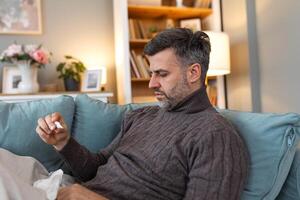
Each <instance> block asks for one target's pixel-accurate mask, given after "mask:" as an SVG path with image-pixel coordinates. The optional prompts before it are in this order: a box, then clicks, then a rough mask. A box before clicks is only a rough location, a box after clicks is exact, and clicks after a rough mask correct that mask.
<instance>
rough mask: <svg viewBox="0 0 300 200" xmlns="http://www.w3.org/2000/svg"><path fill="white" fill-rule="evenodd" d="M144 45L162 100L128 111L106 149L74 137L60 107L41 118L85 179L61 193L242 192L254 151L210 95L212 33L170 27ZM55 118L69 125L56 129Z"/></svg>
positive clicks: (229, 195)
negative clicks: (250, 152)
mask: <svg viewBox="0 0 300 200" xmlns="http://www.w3.org/2000/svg"><path fill="white" fill-rule="evenodd" d="M144 52H145V54H146V55H147V56H148V58H149V61H150V71H151V80H150V82H149V87H150V88H152V89H153V90H154V94H155V96H156V98H157V99H158V101H159V103H160V107H158V106H152V107H150V106H149V107H144V108H141V109H138V110H135V111H133V112H131V113H129V114H127V115H126V116H125V118H124V120H123V122H122V128H121V132H120V134H119V135H118V136H117V137H116V139H115V140H114V141H113V142H112V144H110V145H109V146H108V147H107V148H106V149H103V150H101V151H100V152H99V153H98V154H92V153H90V152H89V151H88V150H87V149H85V148H84V147H82V146H81V145H80V144H78V143H77V142H76V141H75V140H74V139H73V138H71V137H70V134H69V133H68V129H67V127H66V125H65V124H64V123H63V119H62V117H61V116H60V115H59V114H58V113H54V114H52V115H49V116H46V117H45V118H44V119H39V122H38V127H37V132H38V134H39V135H40V137H41V138H42V139H43V140H44V141H45V142H46V143H48V144H52V145H53V146H54V147H55V148H56V149H57V150H58V152H60V154H61V155H62V156H63V157H64V158H65V160H66V162H67V163H68V164H69V166H71V168H72V170H73V173H74V175H75V176H76V177H77V178H78V179H80V180H81V181H83V182H84V183H82V185H78V184H77V185H73V186H70V187H66V188H63V189H61V190H60V191H59V193H58V199H64V198H65V197H67V196H68V195H74V196H82V197H83V198H82V199H88V198H87V197H88V196H89V195H90V199H93V198H94V199H105V198H108V199H140V200H142V199H147V200H152V199H153V200H154V199H155V200H156V199H172V200H173V199H186V200H194V199H197V200H198V199H199V200H206V199H207V200H214V199H224V200H231V199H239V198H240V195H241V192H242V190H243V186H244V183H245V180H246V176H247V164H248V157H247V151H246V148H245V146H244V144H243V142H242V139H241V138H240V136H239V135H238V133H237V132H236V131H235V130H234V129H233V127H232V126H231V125H230V124H229V123H228V122H227V121H226V120H225V119H224V118H223V117H222V116H221V115H219V114H218V113H217V112H216V110H215V109H214V108H213V107H212V106H211V104H210V102H209V99H208V97H207V94H206V89H205V78H206V72H207V70H208V63H209V54H210V42H209V38H208V36H207V35H206V34H205V33H203V32H200V31H198V32H196V33H192V31H190V30H188V29H182V28H176V29H169V30H165V31H163V32H161V33H160V34H158V35H157V36H156V37H155V38H153V39H152V40H151V41H150V42H149V43H148V44H147V45H146V47H145V49H144ZM55 121H60V122H61V123H62V124H63V127H64V128H63V129H55V126H54V122H55ZM66 199H67V198H66ZM78 199H80V198H78Z"/></svg>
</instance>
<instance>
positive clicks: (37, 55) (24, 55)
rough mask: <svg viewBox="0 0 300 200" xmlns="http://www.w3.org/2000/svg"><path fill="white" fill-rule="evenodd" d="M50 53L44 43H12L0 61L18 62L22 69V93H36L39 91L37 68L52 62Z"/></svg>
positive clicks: (19, 88)
mask: <svg viewBox="0 0 300 200" xmlns="http://www.w3.org/2000/svg"><path fill="white" fill-rule="evenodd" d="M49 57H50V53H49V52H48V51H47V50H45V49H44V48H42V45H32V44H31V45H18V44H12V45H10V46H9V47H8V48H7V49H6V50H4V51H3V52H2V54H1V56H0V61H2V62H8V63H13V64H16V65H17V66H18V68H19V70H20V71H21V81H20V83H19V84H18V90H19V92H20V93H36V92H38V91H39V84H38V82H37V75H38V72H37V68H40V67H44V66H45V65H46V64H48V63H49V62H50V60H49Z"/></svg>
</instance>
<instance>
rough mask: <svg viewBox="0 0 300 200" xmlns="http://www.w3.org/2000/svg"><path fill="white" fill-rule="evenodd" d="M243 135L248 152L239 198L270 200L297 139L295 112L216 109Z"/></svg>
mask: <svg viewBox="0 0 300 200" xmlns="http://www.w3.org/2000/svg"><path fill="white" fill-rule="evenodd" d="M220 113H221V114H222V115H223V116H224V117H225V118H227V119H228V120H230V121H231V122H232V124H233V125H234V126H235V127H236V129H237V130H238V131H239V133H240V135H241V136H242V137H243V139H244V141H245V143H246V145H247V147H248V151H249V155H250V166H249V177H248V181H247V184H246V187H245V189H244V191H243V193H242V199H243V200H250V199H251V200H253V199H257V200H261V199H263V200H271V199H272V200H273V199H275V198H276V196H277V195H278V194H279V192H280V190H281V188H282V186H283V184H284V181H285V179H286V177H287V175H288V172H289V169H290V167H291V164H292V162H293V158H294V155H295V151H296V147H297V144H298V142H299V140H300V130H299V126H300V116H299V115H298V114H293V113H289V114H259V113H248V112H238V111H230V110H220Z"/></svg>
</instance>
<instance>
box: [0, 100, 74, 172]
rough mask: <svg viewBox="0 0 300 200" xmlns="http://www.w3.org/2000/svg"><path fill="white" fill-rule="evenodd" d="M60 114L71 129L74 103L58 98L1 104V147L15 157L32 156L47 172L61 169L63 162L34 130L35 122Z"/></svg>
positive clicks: (0, 102)
mask: <svg viewBox="0 0 300 200" xmlns="http://www.w3.org/2000/svg"><path fill="white" fill-rule="evenodd" d="M53 112H60V113H61V114H62V116H63V117H64V119H65V122H66V124H67V125H68V126H69V127H71V124H72V119H73V113H74V100H73V98H72V97H68V96H60V97H57V98H54V99H47V100H46V99H45V100H38V101H28V102H21V103H5V102H2V101H0V119H1V120H0V147H2V148H4V149H7V150H9V151H11V152H13V153H15V154H17V155H24V156H32V157H34V158H36V159H37V160H39V161H40V162H41V163H42V164H43V165H44V166H45V167H46V169H47V170H48V171H53V170H56V169H59V168H63V169H64V167H63V160H62V159H61V158H60V156H59V155H58V153H57V152H56V151H55V150H54V149H53V147H52V146H50V145H48V144H46V143H44V142H43V141H42V140H41V139H40V137H39V136H38V134H37V133H36V131H35V129H36V126H37V120H38V119H39V118H40V117H44V116H45V115H47V114H50V113H53Z"/></svg>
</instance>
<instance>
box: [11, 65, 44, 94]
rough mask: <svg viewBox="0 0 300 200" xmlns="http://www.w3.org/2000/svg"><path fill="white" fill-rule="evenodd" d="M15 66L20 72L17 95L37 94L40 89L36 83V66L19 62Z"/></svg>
mask: <svg viewBox="0 0 300 200" xmlns="http://www.w3.org/2000/svg"><path fill="white" fill-rule="evenodd" d="M17 65H18V68H19V69H20V72H21V81H20V83H19V85H18V91H19V93H36V92H38V91H39V88H40V87H39V84H38V82H37V75H38V68H37V66H33V65H30V62H29V61H19V62H18V63H17Z"/></svg>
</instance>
